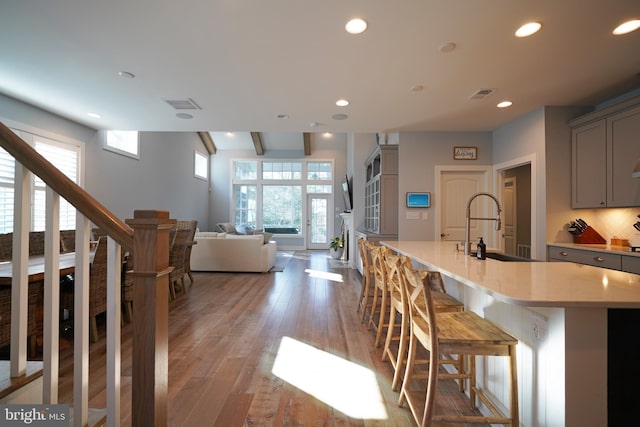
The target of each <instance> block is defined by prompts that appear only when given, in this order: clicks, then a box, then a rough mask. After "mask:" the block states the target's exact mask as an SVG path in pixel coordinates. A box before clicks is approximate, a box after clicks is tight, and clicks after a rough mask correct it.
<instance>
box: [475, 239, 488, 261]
mask: <svg viewBox="0 0 640 427" xmlns="http://www.w3.org/2000/svg"><path fill="white" fill-rule="evenodd" d="M477 257H478V259H487V245H486V244H485V243H484V240H482V237H481V238H480V241H479V242H478V252H477Z"/></svg>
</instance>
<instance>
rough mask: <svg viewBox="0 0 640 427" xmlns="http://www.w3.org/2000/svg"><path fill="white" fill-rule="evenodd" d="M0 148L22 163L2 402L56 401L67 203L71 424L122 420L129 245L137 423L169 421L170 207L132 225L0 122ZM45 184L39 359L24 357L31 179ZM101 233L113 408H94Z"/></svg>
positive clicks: (0, 374) (0, 373) (139, 215)
mask: <svg viewBox="0 0 640 427" xmlns="http://www.w3.org/2000/svg"><path fill="white" fill-rule="evenodd" d="M0 146H1V147H2V148H4V149H5V150H6V151H7V152H8V153H9V154H11V155H12V156H13V157H14V158H15V160H16V172H15V184H14V189H15V191H14V202H15V207H14V229H13V261H12V266H13V277H12V285H11V293H12V302H11V304H12V310H11V354H10V361H8V362H2V363H0V403H8V402H20V403H25V404H29V403H33V404H41V403H45V404H57V403H58V363H59V360H58V354H59V351H58V350H59V349H58V344H59V340H60V336H59V306H60V300H59V295H60V289H59V286H60V282H59V269H60V265H59V255H60V241H59V238H60V232H59V231H60V230H59V226H58V224H59V219H58V216H59V215H58V209H56V208H55V207H56V206H57V205H58V203H59V201H60V199H61V198H62V199H64V200H67V201H68V202H69V203H70V204H72V205H73V206H74V207H75V208H76V211H77V220H76V242H75V247H76V252H75V286H74V313H75V316H74V319H75V320H74V339H73V343H74V344H73V345H74V352H73V353H74V362H73V366H74V374H73V379H74V385H73V396H74V397H73V405H72V408H71V411H72V414H73V415H72V420H73V421H72V425H73V426H78V427H81V426H86V425H102V424H106V425H109V426H118V425H119V424H120V418H121V416H120V383H121V381H120V326H121V325H120V322H121V312H120V307H121V305H120V295H121V288H120V277H121V255H120V254H121V251H122V249H123V248H124V249H125V250H128V251H133V253H134V254H136V256H135V257H134V266H133V270H134V271H133V276H134V281H135V284H134V307H133V310H134V311H135V316H134V319H133V336H134V343H135V344H134V347H133V356H132V357H133V359H132V362H133V372H132V381H133V383H132V402H131V405H127V406H131V415H132V425H135V426H147V425H148V426H165V425H167V406H166V403H167V376H168V357H167V355H168V340H167V336H168V334H167V328H168V325H167V323H168V303H167V301H168V289H169V286H168V273H169V272H170V267H169V265H168V259H169V254H168V250H166V249H165V248H168V247H169V244H168V242H169V230H170V229H171V228H172V227H173V226H174V225H175V223H176V221H175V220H172V219H170V218H169V212H167V211H135V212H134V214H133V219H129V220H127V221H126V222H123V221H121V220H120V219H118V218H117V217H116V216H115V215H114V214H113V213H111V212H109V211H108V210H107V209H106V208H105V207H104V206H102V205H101V204H100V203H99V202H98V201H97V200H95V199H94V198H93V197H92V196H91V195H90V194H88V193H87V192H86V191H84V190H83V189H82V188H81V187H79V186H78V185H76V184H75V183H74V182H72V181H71V180H69V179H68V178H67V177H66V176H65V175H64V174H63V173H62V172H60V171H59V170H58V169H57V168H55V167H54V166H53V165H51V164H50V163H49V162H48V161H47V160H46V159H45V158H44V157H42V156H41V155H40V154H39V153H38V152H36V150H35V149H34V148H33V147H31V146H30V145H29V144H27V143H26V142H25V141H23V140H22V139H21V138H20V137H18V136H17V135H16V134H15V133H13V132H12V131H11V130H10V129H9V128H7V127H6V126H5V125H4V124H2V123H0ZM31 174H35V175H37V176H38V177H39V178H41V179H42V180H43V181H44V182H45V183H46V185H47V194H46V197H47V202H46V203H47V206H48V207H52V208H50V209H47V218H46V230H45V252H44V253H45V274H44V305H43V311H44V320H43V360H42V362H32V361H27V348H26V347H27V346H26V343H27V320H26V316H25V315H21V314H23V313H26V312H27V292H28V270H27V267H28V235H29V223H30V212H31V206H30V188H29V182H30V176H31ZM92 224H93V225H95V226H97V227H100V228H101V229H102V230H105V231H106V233H107V235H108V236H109V238H108V249H107V250H108V255H107V259H108V264H109V266H108V272H107V307H108V308H107V328H106V329H107V337H106V343H107V344H106V345H107V357H106V360H107V369H106V372H107V390H106V395H107V408H106V410H104V409H98V410H91V409H89V408H88V387H89V369H88V368H89V356H88V355H89V352H88V350H89V329H88V328H89V322H88V312H89V302H88V301H89V300H88V295H89V254H90V247H89V241H90V229H91V226H92Z"/></svg>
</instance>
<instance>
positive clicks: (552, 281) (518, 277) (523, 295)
mask: <svg viewBox="0 0 640 427" xmlns="http://www.w3.org/2000/svg"><path fill="white" fill-rule="evenodd" d="M381 243H382V244H384V245H386V246H388V247H390V248H391V249H392V250H394V251H396V252H398V253H400V254H403V255H407V256H409V257H411V258H412V259H414V260H415V261H417V262H419V263H421V264H423V265H425V266H427V267H428V268H430V269H433V270H437V271H440V272H441V273H442V274H444V275H445V276H448V277H451V278H453V279H455V280H457V281H459V282H461V283H463V284H465V285H467V286H470V287H473V288H476V289H480V290H482V291H483V292H485V293H487V294H489V295H492V296H493V297H495V298H496V299H498V300H500V301H503V302H506V303H510V304H515V305H521V306H529V307H607V308H640V275H638V274H632V273H625V272H621V271H614V270H608V269H604V268H598V267H591V266H587V265H580V264H575V263H572V262H503V261H496V260H493V259H489V258H487V259H486V260H478V259H477V258H475V257H472V256H469V255H464V253H462V252H457V251H455V249H454V247H455V243H453V242H435V241H383V242H381Z"/></svg>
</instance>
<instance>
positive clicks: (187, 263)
mask: <svg viewBox="0 0 640 427" xmlns="http://www.w3.org/2000/svg"><path fill="white" fill-rule="evenodd" d="M182 228H184V229H187V230H189V235H188V236H187V241H188V242H191V244H187V247H186V250H185V251H186V252H185V255H184V272H185V274H186V275H187V276H188V277H189V282H190V284H193V282H194V280H193V273H192V272H191V248H192V247H193V245H196V244H197V242H196V241H195V240H194V238H195V235H196V230H197V228H198V221H196V220H191V221H185V220H180V221H178V222H177V223H176V229H182Z"/></svg>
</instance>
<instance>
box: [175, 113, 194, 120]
mask: <svg viewBox="0 0 640 427" xmlns="http://www.w3.org/2000/svg"><path fill="white" fill-rule="evenodd" d="M176 117H177V118H179V119H193V116H192V115H191V114H187V113H178V114H176Z"/></svg>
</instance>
